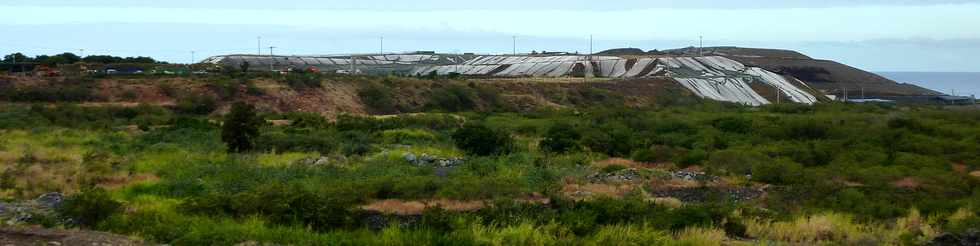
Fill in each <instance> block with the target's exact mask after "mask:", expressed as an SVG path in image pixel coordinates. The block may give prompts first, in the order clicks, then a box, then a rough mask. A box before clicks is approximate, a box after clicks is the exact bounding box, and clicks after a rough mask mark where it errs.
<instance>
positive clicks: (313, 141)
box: [256, 131, 338, 154]
mask: <svg viewBox="0 0 980 246" xmlns="http://www.w3.org/2000/svg"><path fill="white" fill-rule="evenodd" d="M336 138H337V137H336V135H334V134H333V133H331V132H325V131H299V132H290V133H283V132H267V133H263V134H262V135H261V136H259V138H258V139H257V140H256V147H257V148H258V149H260V150H263V151H275V152H280V153H281V152H288V151H296V152H307V151H316V152H319V153H320V154H329V153H331V152H333V151H334V150H336V149H337V146H338V144H337V140H336Z"/></svg>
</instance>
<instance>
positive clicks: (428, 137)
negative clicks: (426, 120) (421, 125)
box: [381, 129, 437, 145]
mask: <svg viewBox="0 0 980 246" xmlns="http://www.w3.org/2000/svg"><path fill="white" fill-rule="evenodd" d="M381 138H382V139H383V141H384V143H386V144H411V145H415V144H427V143H434V142H436V140H437V138H436V135H435V133H432V132H430V131H426V130H423V129H395V130H385V131H383V132H381Z"/></svg>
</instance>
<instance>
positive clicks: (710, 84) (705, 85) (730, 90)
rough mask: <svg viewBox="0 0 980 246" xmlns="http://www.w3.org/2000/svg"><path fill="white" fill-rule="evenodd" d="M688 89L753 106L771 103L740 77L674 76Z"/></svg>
mask: <svg viewBox="0 0 980 246" xmlns="http://www.w3.org/2000/svg"><path fill="white" fill-rule="evenodd" d="M674 79H675V80H677V82H680V83H681V85H683V86H684V87H685V88H687V89H688V90H691V91H692V92H694V94H697V95H698V96H701V97H703V98H710V99H714V100H718V101H726V102H737V103H743V104H748V105H752V106H759V105H763V104H769V100H766V99H765V98H763V97H762V96H760V95H759V93H756V92H755V91H754V90H752V88H751V87H749V85H748V84H747V83H745V82H743V81H741V80H739V79H733V78H724V77H722V78H674Z"/></svg>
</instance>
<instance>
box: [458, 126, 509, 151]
mask: <svg viewBox="0 0 980 246" xmlns="http://www.w3.org/2000/svg"><path fill="white" fill-rule="evenodd" d="M453 141H454V142H455V143H456V147H458V148H460V149H462V150H463V151H466V153H469V154H471V155H480V156H487V155H497V154H505V153H508V152H510V149H511V147H512V146H513V144H514V140H513V139H511V137H510V134H507V133H505V132H498V131H494V130H491V129H490V128H487V127H486V126H483V125H475V124H474V125H466V126H463V127H462V128H460V129H459V130H456V132H454V133H453Z"/></svg>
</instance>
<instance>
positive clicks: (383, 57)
mask: <svg viewBox="0 0 980 246" xmlns="http://www.w3.org/2000/svg"><path fill="white" fill-rule="evenodd" d="M381 59H383V60H388V58H387V57H385V36H381Z"/></svg>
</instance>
